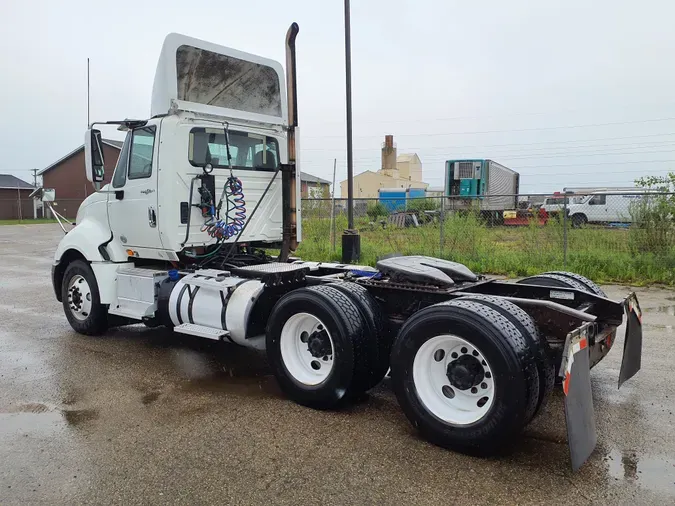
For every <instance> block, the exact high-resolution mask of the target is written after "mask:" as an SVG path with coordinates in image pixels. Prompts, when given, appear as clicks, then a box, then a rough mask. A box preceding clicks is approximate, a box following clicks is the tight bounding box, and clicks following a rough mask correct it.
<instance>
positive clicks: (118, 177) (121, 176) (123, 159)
mask: <svg viewBox="0 0 675 506" xmlns="http://www.w3.org/2000/svg"><path fill="white" fill-rule="evenodd" d="M130 144H131V132H129V133H128V134H127V137H126V139H124V145H123V146H122V151H120V156H119V158H118V159H117V165H116V166H115V175H114V176H113V180H112V187H113V188H122V187H123V186H124V183H126V182H127V167H128V166H129V145H130Z"/></svg>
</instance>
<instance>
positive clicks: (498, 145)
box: [301, 132, 675, 151]
mask: <svg viewBox="0 0 675 506" xmlns="http://www.w3.org/2000/svg"><path fill="white" fill-rule="evenodd" d="M666 135H674V136H675V132H669V133H662V134H647V135H628V136H625V137H600V138H595V139H573V140H565V141H540V142H511V143H505V144H471V145H460V146H446V147H443V146H438V147H434V146H419V147H414V146H413V147H410V146H406V147H405V148H404V149H405V150H406V151H411V150H422V149H447V150H451V149H462V148H481V149H482V148H495V147H502V146H540V145H543V144H569V143H572V142H595V141H613V140H625V139H644V138H647V137H663V136H666ZM375 149H379V148H378V147H377V146H374V147H372V148H355V149H354V150H355V151H371V150H375ZM328 150H334V151H343V150H344V148H343V147H336V148H326V147H321V148H302V150H301V151H328Z"/></svg>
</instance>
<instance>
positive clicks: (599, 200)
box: [588, 195, 607, 206]
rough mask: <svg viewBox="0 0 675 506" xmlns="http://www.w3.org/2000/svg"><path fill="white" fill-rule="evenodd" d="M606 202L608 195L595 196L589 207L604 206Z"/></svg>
mask: <svg viewBox="0 0 675 506" xmlns="http://www.w3.org/2000/svg"><path fill="white" fill-rule="evenodd" d="M606 202H607V195H593V198H591V201H590V202H589V203H588V205H591V206H604V205H605V203H606Z"/></svg>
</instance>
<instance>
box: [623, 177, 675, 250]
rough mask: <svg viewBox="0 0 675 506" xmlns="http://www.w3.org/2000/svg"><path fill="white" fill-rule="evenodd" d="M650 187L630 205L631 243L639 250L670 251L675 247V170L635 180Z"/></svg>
mask: <svg viewBox="0 0 675 506" xmlns="http://www.w3.org/2000/svg"><path fill="white" fill-rule="evenodd" d="M635 184H636V185H637V186H639V187H640V188H644V189H646V190H650V193H647V194H645V195H643V196H642V198H640V199H638V200H636V201H635V202H634V203H633V204H632V205H631V207H630V214H631V218H632V221H633V227H631V235H630V243H631V246H632V248H633V249H634V250H635V251H636V252H639V253H656V254H666V253H668V252H669V251H671V250H673V249H675V172H671V173H669V174H668V175H667V176H645V177H641V178H638V179H636V180H635Z"/></svg>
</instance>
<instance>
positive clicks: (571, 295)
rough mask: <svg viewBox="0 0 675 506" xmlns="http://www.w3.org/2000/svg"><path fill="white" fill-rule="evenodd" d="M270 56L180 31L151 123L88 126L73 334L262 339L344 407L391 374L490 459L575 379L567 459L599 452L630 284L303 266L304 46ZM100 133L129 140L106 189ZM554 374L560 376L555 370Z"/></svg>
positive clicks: (415, 268) (293, 385) (290, 43)
mask: <svg viewBox="0 0 675 506" xmlns="http://www.w3.org/2000/svg"><path fill="white" fill-rule="evenodd" d="M297 34H298V26H297V24H293V25H292V26H291V27H290V29H289V30H288V33H287V36H286V73H285V76H284V69H283V68H282V66H281V65H280V64H279V63H277V62H275V61H272V60H269V59H266V58H262V57H259V56H255V55H252V54H248V53H244V52H242V51H239V50H235V49H230V48H227V47H222V46H219V45H216V44H212V43H209V42H205V41H201V40H197V39H194V38H190V37H187V36H183V35H178V34H170V35H168V36H167V37H166V40H165V41H164V45H163V47H162V50H161V54H160V57H159V62H158V65H157V71H156V75H155V81H154V86H153V90H152V107H151V115H150V118H149V119H142V120H123V121H107V122H105V123H96V122H95V123H92V124H91V125H90V128H89V129H88V130H87V132H86V135H85V155H86V162H85V164H86V172H87V177H88V179H89V181H91V182H92V183H93V184H94V185H95V186H96V187H97V190H98V191H96V192H95V193H94V194H92V195H90V196H89V197H88V198H87V199H86V200H85V201H84V202H83V203H82V205H81V206H80V208H79V210H78V213H77V218H76V221H75V227H74V228H72V229H71V230H70V231H68V232H67V234H66V235H65V237H64V238H63V239H62V240H61V242H60V244H59V245H58V248H57V250H56V253H55V255H54V263H53V267H52V279H53V284H54V291H55V295H56V298H57V299H58V300H59V301H61V302H62V304H63V309H64V311H65V315H66V317H67V319H68V321H69V322H70V325H71V326H72V327H73V329H74V330H75V331H77V332H79V333H81V334H86V335H99V334H104V333H105V332H106V330H107V329H109V328H111V327H115V326H121V325H132V324H138V323H142V324H145V325H147V326H149V327H155V326H160V325H162V326H165V327H168V328H169V329H173V331H174V332H179V333H182V334H188V335H191V336H197V337H200V338H204V339H214V340H219V341H224V342H226V343H230V345H233V346H234V345H239V346H246V347H249V348H253V349H256V350H260V351H261V352H264V353H265V354H266V355H267V359H268V361H269V364H270V366H271V369H272V372H273V374H274V375H275V377H276V379H277V381H278V382H279V385H280V386H281V389H282V390H283V392H284V393H285V395H286V396H287V397H288V398H290V399H292V400H293V401H295V402H297V403H299V404H302V405H304V406H307V407H309V408H315V409H338V408H340V407H341V406H344V405H345V404H347V403H349V402H351V401H353V400H355V399H357V398H359V397H360V396H362V395H363V394H364V393H365V392H367V391H368V390H370V389H372V388H373V387H375V386H376V385H377V384H378V383H380V381H382V379H383V378H384V377H385V375H387V373H388V371H389V370H390V375H391V385H392V388H393V390H394V393H395V395H396V398H397V400H398V402H399V404H400V406H401V408H402V409H403V411H404V413H405V415H406V417H407V418H408V419H409V420H410V422H411V423H412V424H413V426H414V427H415V428H416V429H418V430H419V432H420V433H421V434H422V435H423V437H425V438H426V439H428V440H429V441H431V442H433V443H435V444H437V445H440V446H443V447H445V448H449V449H452V450H455V451H459V452H465V453H470V454H476V455H491V454H495V453H496V452H497V451H499V450H500V448H501V447H503V446H504V445H505V444H507V442H510V441H512V440H513V436H515V435H516V434H518V433H519V432H521V431H522V429H523V428H524V427H525V426H526V425H527V424H528V423H530V421H532V419H533V418H534V417H535V416H537V413H538V412H540V411H541V408H542V406H543V405H544V403H545V402H546V400H547V398H548V397H549V396H550V394H551V391H552V390H553V389H554V388H555V387H556V385H557V384H561V385H562V389H563V390H564V394H565V395H564V409H565V418H566V423H567V433H568V441H569V447H570V454H571V464H572V467H573V468H574V469H578V468H579V467H580V466H581V465H582V464H583V463H584V461H585V460H586V459H587V458H588V457H589V455H590V454H591V452H592V451H593V449H594V447H595V444H596V430H595V423H594V414H593V402H592V394H591V386H590V369H591V368H592V367H593V366H595V365H596V364H597V363H598V362H599V361H600V360H602V359H603V357H605V355H607V353H608V352H609V351H610V349H611V348H612V346H613V345H614V343H615V341H616V334H617V328H618V327H619V326H620V325H621V324H622V323H623V321H624V315H626V319H627V322H626V323H627V324H626V333H625V339H624V344H623V360H622V365H621V370H620V373H619V379H618V383H619V386H620V385H621V384H622V383H623V382H624V381H626V380H627V379H629V378H631V377H632V376H633V375H634V374H636V373H637V372H638V370H639V369H640V356H641V348H642V328H641V327H642V325H641V318H642V315H641V311H640V306H639V304H638V301H637V298H636V296H635V294H633V293H631V294H630V295H628V297H627V298H626V299H624V300H619V301H615V300H610V299H608V298H607V296H606V295H605V294H604V293H603V291H602V290H601V289H600V288H599V287H598V286H597V285H596V284H594V283H593V282H592V281H590V280H589V279H586V278H584V277H582V276H579V275H577V274H572V273H569V272H547V273H543V274H540V275H537V276H531V277H528V278H525V279H522V280H520V281H518V282H505V281H500V280H494V279H490V278H488V277H485V276H482V275H480V274H475V273H473V272H471V270H469V269H468V268H467V267H466V266H464V265H461V264H458V263H454V262H451V261H447V260H442V259H437V258H430V257H424V256H400V257H393V258H386V259H382V260H380V261H378V262H377V264H376V267H374V268H373V267H370V266H365V265H348V264H339V263H330V262H320V261H313V260H312V259H300V258H297V257H295V256H293V254H294V251H295V249H296V248H297V246H298V243H299V242H300V241H301V239H302V222H301V215H300V214H301V210H300V205H299V204H300V160H299V157H298V155H299V150H298V140H299V137H300V136H299V126H298V104H297V87H296V54H295V40H296V36H297ZM100 124H105V125H116V126H117V128H118V129H120V130H123V131H126V132H127V133H126V140H125V141H124V145H123V147H122V150H121V153H120V156H119V159H118V161H117V165H116V167H115V171H114V174H113V177H112V180H111V182H110V183H109V184H106V185H105V186H103V187H102V188H99V186H100V184H101V182H102V181H103V180H104V164H103V150H102V139H101V132H100V130H98V129H96V128H95V127H96V126H97V125H100ZM557 380H559V381H557Z"/></svg>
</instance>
